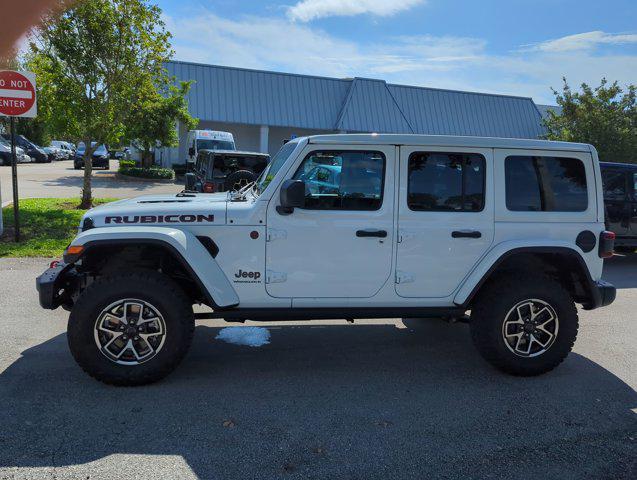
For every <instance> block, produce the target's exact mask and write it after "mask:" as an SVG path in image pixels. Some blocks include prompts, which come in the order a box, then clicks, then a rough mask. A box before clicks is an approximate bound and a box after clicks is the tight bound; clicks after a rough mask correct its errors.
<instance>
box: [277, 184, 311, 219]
mask: <svg viewBox="0 0 637 480" xmlns="http://www.w3.org/2000/svg"><path fill="white" fill-rule="evenodd" d="M279 195H280V201H281V205H279V206H277V207H276V210H277V212H279V213H280V214H281V215H289V214H290V213H292V212H293V211H294V209H295V208H297V207H298V208H303V207H304V206H305V182H304V181H303V180H292V179H289V180H286V181H285V182H283V185H281V190H280V192H279Z"/></svg>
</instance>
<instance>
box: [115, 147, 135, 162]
mask: <svg viewBox="0 0 637 480" xmlns="http://www.w3.org/2000/svg"><path fill="white" fill-rule="evenodd" d="M110 153H111V158H113V159H115V160H129V159H130V158H131V149H130V147H124V148H120V149H118V150H111V152H110Z"/></svg>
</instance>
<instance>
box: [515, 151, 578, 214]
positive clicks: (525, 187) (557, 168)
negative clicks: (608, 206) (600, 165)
mask: <svg viewBox="0 0 637 480" xmlns="http://www.w3.org/2000/svg"><path fill="white" fill-rule="evenodd" d="M504 170H505V182H506V185H505V190H506V207H507V209H508V210H511V211H514V212H583V211H585V210H586V209H587V208H588V190H587V185H586V168H585V167H584V163H583V162H582V161H581V160H579V159H577V158H569V157H552V156H525V155H515V156H509V157H506V159H505V164H504Z"/></svg>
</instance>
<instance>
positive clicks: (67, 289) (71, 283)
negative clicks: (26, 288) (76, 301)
mask: <svg viewBox="0 0 637 480" xmlns="http://www.w3.org/2000/svg"><path fill="white" fill-rule="evenodd" d="M76 281H77V277H76V274H75V270H74V268H73V265H69V264H66V263H64V262H60V263H58V264H57V265H56V266H55V267H51V268H48V269H47V270H45V271H44V273H43V274H42V275H40V276H39V277H38V278H36V280H35V287H36V289H37V291H38V296H39V299H40V306H41V307H42V308H46V309H49V310H55V309H56V308H57V307H59V306H60V305H70V304H71V303H72V299H71V293H72V292H73V291H75V286H76Z"/></svg>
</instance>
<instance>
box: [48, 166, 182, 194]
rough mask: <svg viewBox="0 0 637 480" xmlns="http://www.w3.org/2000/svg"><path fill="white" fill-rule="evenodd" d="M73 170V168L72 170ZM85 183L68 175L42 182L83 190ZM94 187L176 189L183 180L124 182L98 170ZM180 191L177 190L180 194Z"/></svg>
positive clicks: (80, 178)
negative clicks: (160, 186)
mask: <svg viewBox="0 0 637 480" xmlns="http://www.w3.org/2000/svg"><path fill="white" fill-rule="evenodd" d="M70 170H72V168H71V169H70ZM83 182H84V177H83V176H81V175H75V176H74V175H68V176H60V177H56V178H51V179H48V180H44V181H42V182H41V183H42V185H44V186H45V187H79V188H81V187H82V185H83ZM92 185H93V187H94V188H125V189H128V190H138V191H144V190H148V189H150V188H153V187H156V186H157V185H166V186H170V185H174V186H175V187H176V188H183V180H182V181H179V180H175V182H174V183H170V182H153V181H152V180H139V179H132V180H122V179H119V178H117V177H116V175H115V172H113V171H110V170H96V171H94V172H93V179H92ZM178 192H179V190H177V189H176V190H175V193H178Z"/></svg>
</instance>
